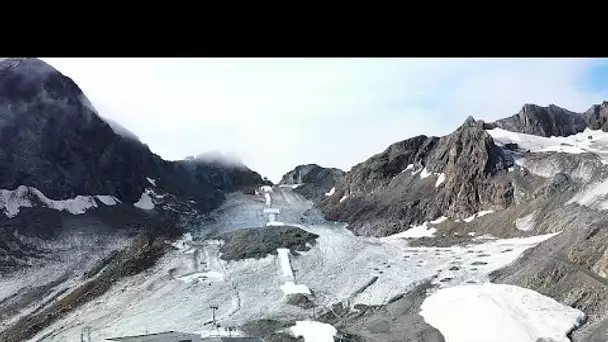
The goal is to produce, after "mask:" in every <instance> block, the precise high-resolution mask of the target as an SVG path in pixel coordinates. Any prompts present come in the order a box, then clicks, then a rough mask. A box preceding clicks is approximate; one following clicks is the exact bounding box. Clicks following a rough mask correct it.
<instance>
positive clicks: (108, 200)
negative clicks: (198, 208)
mask: <svg viewBox="0 0 608 342" xmlns="http://www.w3.org/2000/svg"><path fill="white" fill-rule="evenodd" d="M95 197H97V199H98V200H99V201H100V202H101V203H103V204H105V205H107V206H113V205H116V204H117V203H119V202H120V200H118V198H116V197H114V196H108V195H97V196H95Z"/></svg>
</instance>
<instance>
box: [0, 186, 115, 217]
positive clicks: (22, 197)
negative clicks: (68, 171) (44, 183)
mask: <svg viewBox="0 0 608 342" xmlns="http://www.w3.org/2000/svg"><path fill="white" fill-rule="evenodd" d="M95 198H97V199H98V200H99V201H100V202H101V203H103V204H105V205H108V206H111V205H115V204H116V203H117V201H118V200H117V199H116V198H115V197H114V196H109V195H97V196H82V195H78V196H76V197H75V198H69V199H64V200H53V199H50V198H48V197H46V196H45V195H44V194H43V193H42V192H41V191H40V190H38V189H36V188H34V187H29V186H25V185H20V186H19V187H17V189H15V190H6V189H0V209H2V211H3V212H4V214H5V215H6V216H7V217H15V216H17V215H18V214H19V211H20V208H24V207H29V208H31V207H33V206H34V205H35V204H36V203H40V204H42V205H44V206H45V207H47V208H50V209H55V210H59V211H67V212H69V213H70V214H73V215H79V214H84V213H85V212H86V211H87V210H88V209H90V208H96V207H97V202H96V201H95ZM32 200H33V201H32Z"/></svg>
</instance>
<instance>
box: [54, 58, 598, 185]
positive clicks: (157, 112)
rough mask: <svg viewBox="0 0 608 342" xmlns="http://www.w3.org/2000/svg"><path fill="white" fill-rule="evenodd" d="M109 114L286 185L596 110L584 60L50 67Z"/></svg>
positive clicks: (183, 151) (162, 145)
mask: <svg viewBox="0 0 608 342" xmlns="http://www.w3.org/2000/svg"><path fill="white" fill-rule="evenodd" d="M45 60H46V61H47V62H49V63H50V64H51V65H53V66H55V67H57V68H58V69H59V70H60V71H61V72H63V73H64V74H66V75H68V76H70V77H72V78H73V79H74V80H75V81H76V83H78V85H79V86H80V87H81V88H82V89H83V91H84V92H85V94H86V95H87V96H88V97H89V99H90V100H91V102H92V103H93V105H94V106H95V107H96V108H97V109H98V111H99V113H100V114H101V115H102V116H105V117H109V118H111V119H113V120H116V121H118V122H120V123H121V124H122V125H123V126H125V127H126V128H128V129H129V130H131V131H133V132H134V133H135V134H136V135H137V136H139V138H140V139H141V140H142V141H143V142H144V143H146V144H148V145H149V146H150V148H151V149H152V150H153V151H154V152H156V153H158V154H160V155H161V156H163V157H164V158H167V159H181V158H184V157H185V156H187V155H197V154H199V153H203V152H206V151H212V150H221V151H223V152H226V153H232V154H235V155H237V156H239V157H240V158H241V159H242V160H243V162H244V163H245V164H247V165H248V166H250V167H251V168H253V169H255V170H256V171H259V172H261V173H262V174H264V175H267V176H269V177H270V178H271V179H273V180H275V181H278V179H279V178H280V176H281V175H282V174H283V173H285V172H286V171H288V170H289V169H291V168H293V167H294V166H295V165H297V164H302V163H310V162H314V163H318V164H321V165H324V166H335V167H340V168H343V169H346V170H348V169H349V168H350V167H351V166H352V165H354V164H356V163H358V162H360V161H363V160H364V159H365V158H367V157H369V156H370V155H372V154H374V153H377V152H380V151H381V150H383V149H384V148H386V146H388V145H389V144H390V143H393V142H395V141H398V140H402V139H405V138H408V137H411V136H413V135H416V134H422V133H426V134H432V135H442V134H446V133H449V132H450V131H452V130H453V129H454V128H455V127H456V126H457V125H459V124H460V123H461V122H462V121H463V120H464V119H465V118H466V116H468V115H473V116H474V117H475V118H482V119H485V120H487V121H491V120H493V119H496V118H500V117H504V116H507V115H511V114H514V113H516V112H517V111H518V110H519V109H520V107H521V106H522V105H523V104H524V103H537V104H541V105H547V104H549V103H555V104H557V105H561V106H564V107H566V108H569V109H573V110H579V111H582V110H585V109H587V108H588V107H589V106H590V105H591V104H592V103H597V102H600V101H602V100H604V99H606V98H607V96H606V92H605V91H603V92H593V91H590V90H589V88H588V87H586V86H585V84H584V81H585V79H584V78H585V77H586V73H587V72H588V71H589V70H590V68H592V67H593V66H594V65H595V64H596V63H599V62H600V61H598V60H582V59H564V60H547V59H517V60H498V59H496V60H481V59H469V60H455V59H428V60H423V59H194V58H190V59H53V58H48V59H45Z"/></svg>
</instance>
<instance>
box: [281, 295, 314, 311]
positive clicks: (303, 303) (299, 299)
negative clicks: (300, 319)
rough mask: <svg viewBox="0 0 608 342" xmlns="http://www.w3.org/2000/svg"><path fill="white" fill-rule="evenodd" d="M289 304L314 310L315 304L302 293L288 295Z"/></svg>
mask: <svg viewBox="0 0 608 342" xmlns="http://www.w3.org/2000/svg"><path fill="white" fill-rule="evenodd" d="M287 304H289V305H293V306H299V307H301V308H302V309H312V308H313V307H314V306H315V304H314V303H313V302H312V301H311V300H310V298H308V296H307V295H305V294H302V293H294V294H289V295H287Z"/></svg>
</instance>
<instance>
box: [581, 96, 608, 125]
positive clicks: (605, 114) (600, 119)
mask: <svg viewBox="0 0 608 342" xmlns="http://www.w3.org/2000/svg"><path fill="white" fill-rule="evenodd" d="M583 116H584V117H585V120H586V121H587V126H588V127H589V128H590V129H593V130H598V129H601V130H602V131H604V132H608V102H606V101H604V102H602V104H601V105H597V104H596V105H593V106H591V108H589V109H588V110H587V111H586V112H585V113H584V114H583Z"/></svg>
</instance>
